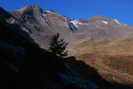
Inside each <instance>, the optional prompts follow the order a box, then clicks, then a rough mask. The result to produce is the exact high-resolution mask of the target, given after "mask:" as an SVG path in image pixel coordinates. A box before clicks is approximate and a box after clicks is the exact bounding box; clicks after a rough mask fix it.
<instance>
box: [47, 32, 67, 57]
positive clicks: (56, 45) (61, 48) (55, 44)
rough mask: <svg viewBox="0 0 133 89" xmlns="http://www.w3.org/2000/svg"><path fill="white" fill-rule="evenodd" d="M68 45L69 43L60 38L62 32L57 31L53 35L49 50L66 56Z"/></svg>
mask: <svg viewBox="0 0 133 89" xmlns="http://www.w3.org/2000/svg"><path fill="white" fill-rule="evenodd" d="M67 45H68V43H67V42H65V40H64V39H62V38H60V34H59V33H57V34H56V35H54V36H53V37H52V39H51V41H50V44H49V49H48V50H49V51H50V52H52V53H53V54H55V55H57V56H60V57H66V56H67V55H68V51H67V50H66V47H67Z"/></svg>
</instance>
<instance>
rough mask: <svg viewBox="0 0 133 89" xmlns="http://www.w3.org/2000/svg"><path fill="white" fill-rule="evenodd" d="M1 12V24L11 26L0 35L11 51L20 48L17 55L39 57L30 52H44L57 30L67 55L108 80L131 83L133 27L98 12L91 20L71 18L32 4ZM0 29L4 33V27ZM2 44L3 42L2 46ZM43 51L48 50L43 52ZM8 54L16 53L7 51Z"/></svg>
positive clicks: (1, 10) (132, 79) (16, 50)
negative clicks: (80, 61)
mask: <svg viewBox="0 0 133 89" xmlns="http://www.w3.org/2000/svg"><path fill="white" fill-rule="evenodd" d="M0 15H1V18H0V21H1V22H2V23H3V24H2V25H1V26H4V25H6V26H5V27H6V29H11V33H10V32H9V33H8V32H7V33H8V34H9V35H8V36H6V35H4V34H3V35H1V36H0V38H1V39H2V38H3V39H4V41H5V40H6V44H8V43H9V45H11V46H9V48H8V49H10V48H11V49H13V51H15V52H14V53H16V52H18V51H19V53H17V54H19V55H20V56H21V55H23V53H24V49H26V53H31V54H30V56H31V55H36V54H37V55H38V56H35V57H39V56H40V55H39V54H42V52H40V51H37V52H35V53H32V51H33V52H34V51H36V50H38V49H41V48H43V50H45V51H46V49H47V48H48V46H49V41H50V40H51V38H52V36H53V35H55V34H57V33H60V35H61V38H64V39H65V40H66V41H67V42H69V45H68V50H69V54H70V55H74V56H76V57H77V60H82V61H84V62H85V63H87V64H89V65H91V67H93V68H96V69H97V71H98V73H100V75H101V76H102V77H103V78H105V79H106V80H108V81H111V82H112V81H113V82H118V83H124V84H133V78H132V77H133V75H132V70H131V68H132V53H131V52H132V51H133V50H132V37H133V26H128V25H127V24H122V23H121V22H119V21H118V20H117V19H110V18H107V17H105V16H101V15H98V16H94V17H92V18H90V19H71V18H68V17H66V16H63V15H60V14H59V13H57V12H55V11H52V10H48V9H42V8H40V7H39V6H35V5H30V6H26V7H24V8H21V9H18V10H16V11H11V12H7V11H5V10H4V9H2V8H1V9H0ZM5 27H1V29H5ZM1 31H2V32H1V33H3V31H6V30H1ZM7 31H8V30H7ZM16 34H17V35H16ZM3 39H2V41H3ZM14 42H15V43H14ZM2 44H3V43H2ZM4 45H5V43H4V44H3V45H2V47H1V48H3V46H4ZM32 46H33V47H32ZM127 46H128V47H127ZM16 47H17V48H16ZM18 49H19V50H18ZM32 49H34V50H32ZM4 50H5V49H4ZM29 50H30V51H29ZM41 50H42V49H41ZM2 53H7V52H6V51H5V52H2ZM11 53H12V51H11ZM46 54H50V53H47V52H46ZM46 54H44V55H46ZM6 55H7V54H6ZM9 55H11V56H12V55H14V56H15V55H16V54H10V52H9ZM14 56H13V57H14ZM41 56H42V55H41ZM15 57H17V56H15ZM33 57H34V56H33ZM54 57H56V56H54ZM44 58H45V57H44ZM48 59H49V58H48ZM57 59H58V58H57ZM34 63H35V61H34ZM128 64H130V65H128ZM59 65H61V64H59ZM70 65H71V63H70ZM75 65H76V64H75ZM123 65H125V66H124V67H123ZM61 67H62V66H61ZM76 67H78V65H76ZM76 67H73V68H74V69H73V70H72V71H74V70H77V69H76ZM125 67H126V68H125ZM57 69H58V68H57ZM79 69H80V68H79ZM77 71H79V70H77ZM76 73H77V72H76ZM85 73H86V72H85ZM61 76H63V78H64V77H65V76H64V75H61ZM70 79H71V78H70ZM78 80H79V79H78ZM94 84H95V83H94Z"/></svg>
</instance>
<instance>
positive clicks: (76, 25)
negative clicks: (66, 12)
mask: <svg viewBox="0 0 133 89" xmlns="http://www.w3.org/2000/svg"><path fill="white" fill-rule="evenodd" d="M71 23H72V24H73V25H74V26H75V27H77V28H78V25H79V24H80V25H81V24H82V23H81V22H79V21H78V20H72V21H71Z"/></svg>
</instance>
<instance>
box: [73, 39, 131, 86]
mask: <svg viewBox="0 0 133 89" xmlns="http://www.w3.org/2000/svg"><path fill="white" fill-rule="evenodd" d="M132 44H133V39H132V38H130V39H125V40H116V41H112V42H109V43H106V42H100V43H99V42H98V43H90V41H84V42H82V43H80V44H78V45H75V46H74V47H73V49H74V50H75V55H78V57H79V58H80V59H84V61H85V62H87V63H88V64H90V65H92V66H93V67H95V68H96V69H98V70H99V72H100V73H101V75H103V77H106V78H107V79H109V80H113V81H118V82H122V83H131V84H133V70H132V68H133V45H132Z"/></svg>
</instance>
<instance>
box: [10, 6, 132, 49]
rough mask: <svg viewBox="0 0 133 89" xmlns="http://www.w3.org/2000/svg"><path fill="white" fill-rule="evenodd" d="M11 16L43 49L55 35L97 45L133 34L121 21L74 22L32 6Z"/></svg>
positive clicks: (93, 18) (92, 19)
mask: <svg viewBox="0 0 133 89" xmlns="http://www.w3.org/2000/svg"><path fill="white" fill-rule="evenodd" d="M11 14H12V15H13V16H14V17H15V18H16V19H17V22H16V23H17V24H19V25H20V26H21V27H22V28H23V30H24V31H26V32H28V33H29V34H30V35H31V36H32V38H33V39H35V41H36V42H37V43H38V44H39V45H40V46H41V47H42V48H47V46H48V45H47V43H48V39H50V37H51V35H53V34H56V33H60V34H61V36H62V37H63V38H64V39H66V40H67V41H69V42H70V43H75V41H76V42H77V41H82V40H85V39H88V40H90V39H93V40H98V41H100V40H104V39H105V40H112V39H115V40H116V39H123V38H126V37H129V36H132V33H133V31H132V29H133V27H132V26H128V25H125V24H120V22H119V21H118V20H116V19H109V18H106V17H104V16H94V17H92V18H91V19H89V20H83V19H77V20H76V19H74V20H73V19H70V18H67V17H65V16H62V15H60V14H58V13H57V12H54V11H51V10H48V9H42V8H40V7H38V6H32V5H31V6H26V7H24V8H21V9H19V10H17V11H13V12H11ZM31 29H32V30H31Z"/></svg>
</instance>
